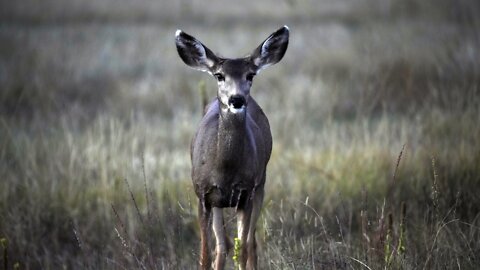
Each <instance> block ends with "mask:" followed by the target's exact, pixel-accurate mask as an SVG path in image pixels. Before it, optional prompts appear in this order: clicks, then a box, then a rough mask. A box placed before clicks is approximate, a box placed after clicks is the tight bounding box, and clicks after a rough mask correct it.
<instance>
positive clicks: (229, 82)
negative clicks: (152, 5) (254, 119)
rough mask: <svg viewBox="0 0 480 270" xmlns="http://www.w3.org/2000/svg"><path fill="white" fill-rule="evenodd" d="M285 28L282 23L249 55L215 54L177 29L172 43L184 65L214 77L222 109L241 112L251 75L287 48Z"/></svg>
mask: <svg viewBox="0 0 480 270" xmlns="http://www.w3.org/2000/svg"><path fill="white" fill-rule="evenodd" d="M288 37H289V30H288V27H287V26H284V27H282V28H280V29H278V30H277V31H275V32H274V33H273V34H271V35H270V36H269V37H268V38H267V39H266V40H265V41H264V42H262V44H260V46H258V47H257V48H256V49H255V50H254V51H253V53H252V54H251V55H249V56H247V57H244V58H237V59H227V58H221V57H218V56H217V55H215V54H214V53H213V52H212V51H211V50H210V49H208V48H207V47H206V46H205V45H203V44H202V43H201V42H200V41H198V40H197V39H196V38H194V37H192V36H190V35H189V34H187V33H185V32H183V31H181V30H177V32H176V33H175V42H176V45H177V50H178V54H179V55H180V57H181V58H182V60H183V62H185V64H187V65H189V66H190V67H193V68H195V69H198V70H200V71H204V72H207V73H209V74H210V75H212V76H214V77H215V78H216V79H217V83H218V91H217V96H218V100H219V101H220V104H221V108H222V111H224V112H230V113H233V114H239V113H245V112H246V107H247V105H248V104H247V103H248V97H249V95H250V88H251V87H252V81H253V78H254V77H255V75H257V74H258V73H259V72H260V71H261V70H262V69H264V68H266V67H268V66H271V65H273V64H276V63H277V62H279V61H280V60H281V59H282V57H283V55H284V54H285V51H286V50H287V47H288Z"/></svg>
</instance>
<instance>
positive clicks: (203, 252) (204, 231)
mask: <svg viewBox="0 0 480 270" xmlns="http://www.w3.org/2000/svg"><path fill="white" fill-rule="evenodd" d="M210 213H211V208H210V206H207V205H206V204H205V202H204V201H202V200H200V201H199V202H198V220H199V223H200V242H201V243H200V269H201V270H207V269H209V268H210V256H209V253H210V251H209V249H208V233H209V229H210V228H209V227H210V226H209V225H210V224H209V223H210Z"/></svg>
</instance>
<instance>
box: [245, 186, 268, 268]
mask: <svg viewBox="0 0 480 270" xmlns="http://www.w3.org/2000/svg"><path fill="white" fill-rule="evenodd" d="M264 193H265V192H264V190H263V186H262V187H261V188H259V189H257V190H256V192H255V193H254V195H253V204H252V215H251V219H250V224H249V226H250V229H249V231H248V237H247V252H248V261H247V269H249V270H254V269H257V240H256V239H255V231H256V224H257V220H258V218H259V217H260V212H261V210H262V204H263V195H264Z"/></svg>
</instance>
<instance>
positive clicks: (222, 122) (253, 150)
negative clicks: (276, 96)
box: [191, 97, 272, 208]
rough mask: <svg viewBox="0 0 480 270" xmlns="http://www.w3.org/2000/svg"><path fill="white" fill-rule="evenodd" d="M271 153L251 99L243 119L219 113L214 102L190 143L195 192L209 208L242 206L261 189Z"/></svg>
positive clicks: (266, 126)
mask: <svg viewBox="0 0 480 270" xmlns="http://www.w3.org/2000/svg"><path fill="white" fill-rule="evenodd" d="M271 151H272V135H271V133H270V125H269V123H268V119H267V117H266V116H265V114H264V113H263V111H262V109H261V108H260V106H258V104H257V103H256V102H255V100H254V99H253V98H252V97H250V98H249V101H248V109H247V112H246V115H245V116H236V115H228V114H222V112H221V109H220V104H219V101H218V100H214V101H213V102H212V103H210V104H209V105H208V107H207V111H206V114H205V116H204V117H203V119H202V121H201V123H200V126H199V128H198V131H197V133H196V135H195V137H194V139H193V141H192V147H191V155H192V156H191V157H192V180H193V184H194V189H195V193H196V194H197V196H198V197H199V198H200V200H201V201H202V202H203V203H205V204H206V205H208V206H211V207H220V208H225V207H235V208H239V207H240V208H241V207H243V206H244V204H245V201H246V199H247V198H248V197H250V196H251V195H253V192H254V191H255V190H257V189H259V188H262V189H263V185H264V183H265V168H266V165H267V163H268V160H269V159H270V153H271ZM246 157H248V158H246Z"/></svg>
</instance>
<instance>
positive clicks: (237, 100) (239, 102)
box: [228, 95, 246, 109]
mask: <svg viewBox="0 0 480 270" xmlns="http://www.w3.org/2000/svg"><path fill="white" fill-rule="evenodd" d="M245 103H246V102H245V97H244V96H240V95H234V96H231V97H230V98H229V99H228V105H232V106H233V108H235V109H240V108H242V107H243V106H245Z"/></svg>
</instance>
